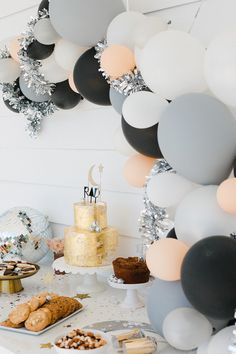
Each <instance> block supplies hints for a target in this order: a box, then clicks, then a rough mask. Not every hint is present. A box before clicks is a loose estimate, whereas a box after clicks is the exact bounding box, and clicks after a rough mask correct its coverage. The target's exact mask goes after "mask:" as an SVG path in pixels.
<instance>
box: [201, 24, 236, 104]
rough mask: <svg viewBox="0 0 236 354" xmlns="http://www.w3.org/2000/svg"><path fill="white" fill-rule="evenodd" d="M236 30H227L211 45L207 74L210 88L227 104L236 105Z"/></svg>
mask: <svg viewBox="0 0 236 354" xmlns="http://www.w3.org/2000/svg"><path fill="white" fill-rule="evenodd" d="M235 58H236V30H235V29H234V30H232V31H230V32H225V33H223V34H221V35H220V36H218V37H217V38H215V39H214V40H213V41H212V42H211V43H210V45H209V47H208V49H207V52H206V58H205V75H206V80H207V83H208V86H209V88H210V89H211V91H212V92H213V93H214V95H215V96H216V97H218V98H219V99H220V100H221V101H223V102H224V103H225V104H227V105H229V106H232V107H236V60H235Z"/></svg>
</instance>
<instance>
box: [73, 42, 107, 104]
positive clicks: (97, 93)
mask: <svg viewBox="0 0 236 354" xmlns="http://www.w3.org/2000/svg"><path fill="white" fill-rule="evenodd" d="M95 54H96V51H95V49H94V48H91V49H89V50H87V51H86V52H85V53H84V54H82V55H81V57H80V58H79V59H78V61H77V63H76V64H75V68H74V83H75V86H76V88H77V90H78V91H79V92H80V93H81V95H82V96H83V97H84V98H86V99H87V100H88V101H90V102H92V103H95V104H98V105H101V106H109V105H111V102H110V97H109V92H110V85H109V84H108V83H107V81H106V80H105V79H104V77H103V76H102V74H101V72H100V71H99V68H100V66H99V62H98V60H97V59H95V58H94V56H95Z"/></svg>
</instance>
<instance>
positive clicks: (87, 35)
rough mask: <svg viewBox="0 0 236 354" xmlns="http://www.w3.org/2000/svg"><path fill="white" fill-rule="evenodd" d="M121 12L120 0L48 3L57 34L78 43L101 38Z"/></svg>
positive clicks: (88, 44)
mask: <svg viewBox="0 0 236 354" xmlns="http://www.w3.org/2000/svg"><path fill="white" fill-rule="evenodd" d="M123 11H125V7H124V4H123V1H122V0H112V1H111V0H99V1H98V0H51V1H50V5H49V14H50V19H51V22H52V25H53V27H54V28H55V30H56V31H57V33H59V34H60V35H61V37H62V38H64V39H67V40H69V41H71V42H74V43H77V44H79V45H80V46H93V45H95V44H97V43H98V42H99V41H100V40H102V39H104V38H105V37H106V31H107V28H108V25H109V24H110V22H111V21H112V20H113V18H114V17H116V16H117V15H119V14H120V13H121V12H123Z"/></svg>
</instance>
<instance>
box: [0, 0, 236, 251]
mask: <svg viewBox="0 0 236 354" xmlns="http://www.w3.org/2000/svg"><path fill="white" fill-rule="evenodd" d="M181 2H182V3H183V4H184V5H183V6H177V5H178V3H181ZM187 2H188V3H189V4H186V3H187ZM36 3H38V1H35V0H24V1H23V0H21V1H20V2H19V4H18V1H15V0H10V1H9V0H8V1H5V0H1V1H0V40H2V39H4V38H6V37H11V36H13V35H17V34H19V33H20V32H21V31H22V30H24V28H25V24H26V22H27V20H28V19H29V17H30V16H31V15H34V14H35V12H36V7H35V4H36ZM130 3H131V5H133V6H135V8H136V9H137V7H139V6H140V7H141V8H142V9H143V10H144V11H148V12H149V11H150V12H151V11H154V10H155V9H157V8H163V6H164V3H165V6H166V7H169V8H168V9H162V10H161V11H158V12H157V13H159V15H160V16H162V17H163V18H164V19H165V20H166V21H169V20H171V27H173V28H176V29H181V30H185V31H191V32H192V34H193V35H194V36H197V37H199V38H200V39H201V40H202V41H203V42H204V43H205V44H206V45H207V43H208V42H209V40H210V39H211V38H213V37H214V36H215V35H216V34H217V33H218V32H219V31H221V30H223V29H225V28H226V27H229V26H232V25H234V21H235V19H234V14H235V12H236V2H235V0H224V1H223V0H205V1H202V2H199V1H197V2H194V3H193V2H192V1H187V0H165V1H162V0H130ZM119 124H120V117H119V116H118V114H117V113H116V112H115V111H114V110H113V109H112V108H110V107H108V108H107V107H105V108H104V107H98V106H95V105H92V104H90V103H88V102H85V101H83V102H82V103H81V104H80V105H79V106H78V107H77V108H76V109H74V110H71V111H64V112H63V111H60V112H58V113H56V114H55V115H54V116H52V117H51V118H49V119H47V120H46V121H45V122H44V126H43V132H42V134H41V135H40V137H39V138H38V139H37V140H32V139H30V138H29V137H28V136H27V133H26V132H25V131H24V125H25V122H24V118H23V117H21V116H19V115H17V114H14V113H11V112H10V111H9V110H7V108H5V106H4V104H3V103H0V162H1V164H0V213H1V212H3V211H5V210H6V209H8V208H10V207H13V206H20V205H27V206H31V207H33V208H36V209H39V210H40V211H42V212H44V213H45V214H47V215H49V218H50V220H51V222H52V224H53V227H54V230H55V235H56V236H62V235H63V228H64V225H66V224H71V223H72V222H73V210H72V204H73V203H74V202H76V201H78V200H79V199H80V198H81V196H82V188H83V185H85V184H86V182H87V172H88V168H89V166H91V165H92V164H96V163H97V164H99V163H102V164H103V165H104V167H105V170H104V177H103V189H104V192H103V199H104V200H106V201H107V202H108V206H109V220H110V224H112V225H113V226H115V227H117V228H118V229H119V231H120V233H121V235H122V236H123V237H122V238H121V246H120V247H121V248H120V253H123V254H131V252H132V253H134V252H135V244H137V243H138V240H137V239H136V238H137V237H139V235H138V231H137V228H138V222H137V220H138V217H139V213H140V211H141V209H142V191H141V190H138V189H135V188H131V187H129V186H128V185H127V184H126V182H125V181H124V180H123V177H122V166H123V164H124V162H125V160H126V158H125V157H123V156H120V155H119V154H117V153H116V152H115V151H114V148H113V143H112V138H113V133H114V131H115V130H116V128H117V127H118V126H119ZM124 244H125V247H124Z"/></svg>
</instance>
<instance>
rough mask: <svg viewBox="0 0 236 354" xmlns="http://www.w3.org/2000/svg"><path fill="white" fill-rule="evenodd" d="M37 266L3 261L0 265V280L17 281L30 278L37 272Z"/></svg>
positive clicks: (22, 262) (21, 262)
mask: <svg viewBox="0 0 236 354" xmlns="http://www.w3.org/2000/svg"><path fill="white" fill-rule="evenodd" d="M39 269H40V267H39V266H38V265H37V264H33V263H29V262H24V261H4V262H1V263H0V280H17V279H23V278H27V277H30V276H31V275H34V274H36V273H37V272H38V271H39Z"/></svg>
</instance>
